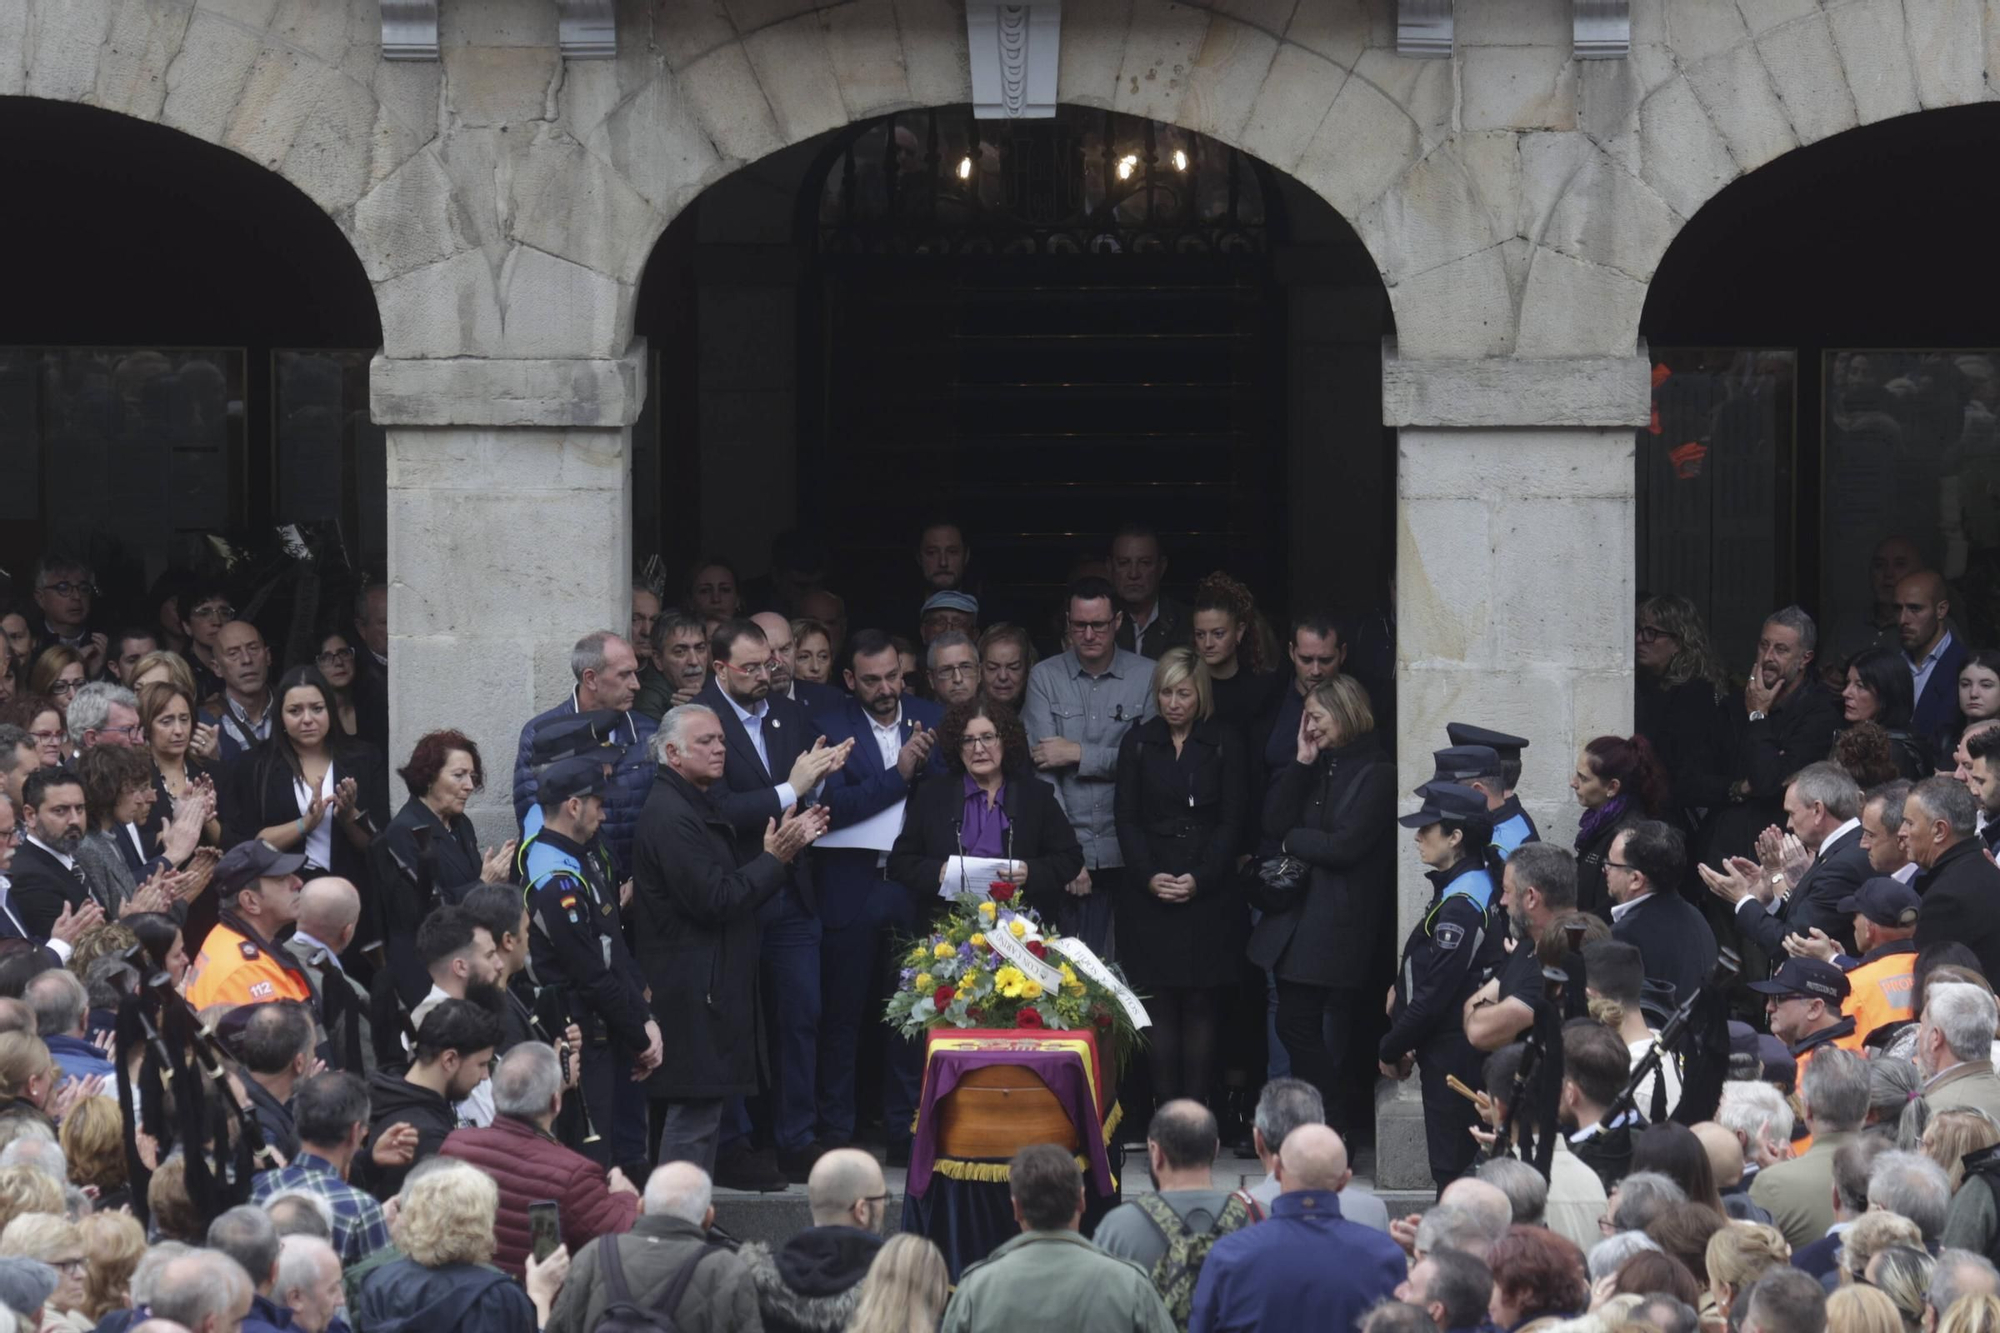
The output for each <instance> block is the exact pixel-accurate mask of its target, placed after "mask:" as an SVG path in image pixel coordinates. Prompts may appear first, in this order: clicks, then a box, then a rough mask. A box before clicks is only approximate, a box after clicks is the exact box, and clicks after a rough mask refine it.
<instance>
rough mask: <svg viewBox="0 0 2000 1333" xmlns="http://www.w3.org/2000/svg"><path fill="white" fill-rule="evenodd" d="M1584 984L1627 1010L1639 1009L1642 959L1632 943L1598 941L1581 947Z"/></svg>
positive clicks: (1643, 971) (1643, 975) (1642, 987)
mask: <svg viewBox="0 0 2000 1333" xmlns="http://www.w3.org/2000/svg"><path fill="white" fill-rule="evenodd" d="M1583 975H1584V985H1586V986H1588V987H1589V988H1590V989H1591V990H1594V991H1596V992H1597V993H1598V994H1599V995H1602V996H1604V997H1605V998H1606V999H1610V1000H1616V1001H1618V1003H1619V1004H1621V1005H1623V1006H1625V1008H1626V1009H1627V1010H1633V1009H1637V1008H1638V1007H1639V996H1640V994H1641V993H1642V992H1643V991H1644V990H1645V988H1646V959H1645V956H1644V955H1642V954H1641V953H1640V952H1639V947H1638V946H1637V945H1636V944H1627V943H1626V942H1625V941H1623V940H1599V941H1598V942H1597V943H1595V944H1586V945H1585V946H1584V947H1583Z"/></svg>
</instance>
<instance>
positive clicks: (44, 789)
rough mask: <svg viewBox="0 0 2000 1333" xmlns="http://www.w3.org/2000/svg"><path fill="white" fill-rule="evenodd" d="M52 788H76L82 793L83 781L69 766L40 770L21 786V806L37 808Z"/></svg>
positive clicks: (49, 766) (47, 767) (29, 776)
mask: <svg viewBox="0 0 2000 1333" xmlns="http://www.w3.org/2000/svg"><path fill="white" fill-rule="evenodd" d="M51 787H75V788H76V789H77V790H78V791H82V790H83V779H82V778H80V777H78V776H77V775H76V770H75V769H73V768H71V767H70V766H69V765H67V764H63V765H53V764H52V765H48V766H45V767H42V768H38V769H36V770H35V771H34V772H32V773H30V774H28V780H27V781H26V782H24V783H22V784H21V804H22V805H23V806H25V807H27V808H28V809H30V810H33V809H35V808H37V807H38V806H40V805H41V803H42V797H44V796H46V795H47V794H48V790H49V788H51Z"/></svg>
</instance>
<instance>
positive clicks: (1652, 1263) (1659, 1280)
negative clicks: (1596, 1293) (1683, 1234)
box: [1613, 1203, 1724, 1302]
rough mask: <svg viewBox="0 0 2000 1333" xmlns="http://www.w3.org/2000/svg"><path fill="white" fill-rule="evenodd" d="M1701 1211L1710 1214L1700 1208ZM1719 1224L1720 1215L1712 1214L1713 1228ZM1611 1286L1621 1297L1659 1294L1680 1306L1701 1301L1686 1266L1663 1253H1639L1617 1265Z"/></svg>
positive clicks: (1689, 1206)
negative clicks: (1615, 1275)
mask: <svg viewBox="0 0 2000 1333" xmlns="http://www.w3.org/2000/svg"><path fill="white" fill-rule="evenodd" d="M1676 1207H1681V1208H1700V1207H1701V1205H1699V1204H1685V1203H1684V1204H1678V1205H1676ZM1702 1211H1703V1212H1708V1211H1710V1210H1708V1209H1706V1208H1703V1209H1702ZM1723 1220H1724V1219H1723V1217H1722V1216H1721V1214H1719V1213H1718V1214H1716V1216H1715V1221H1716V1225H1717V1226H1721V1225H1722V1224H1723ZM1642 1234H1643V1233H1642ZM1613 1285H1615V1286H1616V1287H1617V1289H1618V1294H1619V1295H1621V1296H1627V1295H1630V1296H1642V1295H1645V1294H1647V1293H1649V1292H1659V1293H1661V1294H1664V1295H1666V1296H1669V1297H1671V1298H1672V1299H1674V1300H1677V1301H1681V1302H1690V1301H1699V1300H1700V1299H1701V1283H1700V1281H1699V1280H1698V1279H1696V1277H1695V1275H1694V1274H1693V1273H1692V1272H1691V1271H1689V1269H1688V1266H1687V1265H1686V1264H1684V1263H1682V1262H1681V1261H1680V1260H1679V1259H1676V1258H1675V1257H1674V1256H1673V1255H1671V1254H1668V1253H1667V1252H1666V1251H1664V1250H1640V1251H1639V1252H1638V1253H1637V1254H1634V1255H1632V1256H1631V1257H1629V1258H1628V1259H1626V1260H1625V1262H1624V1263H1622V1264H1620V1265H1618V1276H1617V1278H1616V1280H1615V1281H1614V1284H1613Z"/></svg>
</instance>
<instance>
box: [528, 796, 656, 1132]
mask: <svg viewBox="0 0 2000 1333" xmlns="http://www.w3.org/2000/svg"><path fill="white" fill-rule="evenodd" d="M537 780H538V782H539V783H540V794H541V795H542V796H543V797H544V798H552V799H553V800H554V801H557V802H560V801H566V800H569V799H571V798H572V797H577V796H592V795H602V793H603V788H604V783H605V778H604V764H603V761H602V760H601V759H598V758H596V757H589V756H584V757H577V758H571V759H566V760H562V761H559V762H557V763H555V764H551V765H548V766H547V767H545V768H543V769H542V770H541V773H540V774H539V776H538V779H537ZM524 873H525V877H526V879H527V907H528V941H529V960H530V962H529V965H530V968H531V970H532V972H533V975H534V979H535V980H536V981H537V982H538V983H539V984H540V985H541V986H543V987H544V988H545V989H544V992H543V995H544V997H545V998H546V997H547V996H548V994H549V992H551V991H553V992H555V993H556V998H558V999H559V1000H560V1003H559V1004H558V1005H556V1006H555V1008H556V1009H559V1010H562V1011H565V1012H561V1013H550V1015H549V1018H550V1021H551V1022H554V1023H560V1021H561V1020H562V1019H563V1018H567V1019H568V1020H569V1021H572V1022H575V1023H576V1024H577V1026H578V1027H580V1028H581V1029H582V1030H583V1088H582V1090H583V1097H584V1101H585V1103H586V1104H587V1105H588V1106H589V1108H590V1113H591V1118H592V1119H593V1120H594V1121H595V1122H596V1124H597V1126H598V1128H599V1130H600V1132H602V1133H604V1134H605V1136H606V1137H605V1139H604V1141H603V1143H602V1145H601V1147H600V1148H599V1150H598V1151H599V1155H600V1156H601V1157H602V1158H603V1160H605V1161H606V1162H607V1163H608V1164H614V1165H615V1164H620V1163H626V1162H640V1161H643V1160H644V1159H645V1155H646V1099H645V1094H644V1092H643V1090H642V1089H641V1085H640V1084H638V1083H635V1082H633V1081H632V1079H631V1077H630V1075H631V1071H632V1060H633V1058H634V1057H635V1056H637V1055H639V1054H642V1053H643V1052H644V1051H645V1049H646V1048H647V1046H648V1045H650V1044H651V1042H650V1039H649V1038H648V1036H647V1034H646V1024H647V1022H648V1021H650V1020H651V1018H652V1016H653V1015H652V1009H651V1006H650V1005H649V1004H648V1003H647V1001H646V983H645V978H644V976H643V975H642V974H641V973H640V971H639V967H638V964H637V963H636V962H634V961H633V958H632V955H631V953H630V951H628V950H627V949H626V947H625V935H624V931H623V929H622V928H621V923H620V918H619V915H618V889H617V885H616V884H615V883H614V882H613V881H612V880H611V878H610V875H609V874H608V873H607V871H606V870H605V867H604V865H603V863H602V861H600V860H599V859H598V858H597V857H595V856H593V855H592V854H591V852H590V850H589V849H587V848H585V847H582V846H579V845H578V844H577V843H575V842H573V841H572V840H570V839H569V838H567V837H565V836H563V835H562V834H561V833H558V832H556V831H555V830H554V829H551V828H547V827H544V828H542V829H541V831H540V832H539V833H538V834H537V835H536V836H535V839H534V843H533V845H532V846H531V847H530V848H529V850H528V855H527V859H526V864H525V866H524ZM562 1025H564V1026H566V1024H562Z"/></svg>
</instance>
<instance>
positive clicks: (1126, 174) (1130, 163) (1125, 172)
mask: <svg viewBox="0 0 2000 1333" xmlns="http://www.w3.org/2000/svg"><path fill="white" fill-rule="evenodd" d="M1138 169H1139V158H1138V156H1137V155H1136V154H1133V153H1127V154H1125V156H1123V157H1121V158H1119V159H1118V179H1119V180H1121V181H1129V180H1131V179H1132V173H1133V172H1135V171H1137V170H1138Z"/></svg>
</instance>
